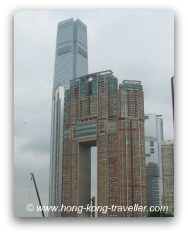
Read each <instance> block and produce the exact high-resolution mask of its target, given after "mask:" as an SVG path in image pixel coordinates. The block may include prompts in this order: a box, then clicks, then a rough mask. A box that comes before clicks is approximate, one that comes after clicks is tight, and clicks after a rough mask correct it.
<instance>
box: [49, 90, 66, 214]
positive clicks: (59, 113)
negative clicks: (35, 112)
mask: <svg viewBox="0 0 188 235" xmlns="http://www.w3.org/2000/svg"><path fill="white" fill-rule="evenodd" d="M64 95H65V89H64V87H62V86H58V87H57V89H56V91H55V95H54V98H53V100H52V116H51V119H52V120H51V125H52V126H51V149H50V156H51V158H50V190H49V204H50V206H59V208H60V207H61V195H62V155H63V117H64ZM49 216H50V217H60V216H61V213H60V212H52V211H50V212H49Z"/></svg>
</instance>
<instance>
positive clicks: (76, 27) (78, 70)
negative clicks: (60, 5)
mask: <svg viewBox="0 0 188 235" xmlns="http://www.w3.org/2000/svg"><path fill="white" fill-rule="evenodd" d="M86 74H88V52H87V26H86V25H85V24H84V23H82V22H81V21H80V20H79V19H77V20H76V21H74V20H73V19H68V20H65V21H61V22H59V24H58V28H57V38H56V54H55V69H54V80H53V94H55V90H56V88H57V86H58V85H61V86H63V87H64V88H69V82H70V80H71V79H73V78H77V77H80V76H83V75H86Z"/></svg>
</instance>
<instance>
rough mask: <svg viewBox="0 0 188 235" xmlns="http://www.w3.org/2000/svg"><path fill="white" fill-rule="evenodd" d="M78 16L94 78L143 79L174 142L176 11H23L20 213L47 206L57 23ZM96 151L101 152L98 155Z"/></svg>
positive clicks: (18, 83) (17, 104) (17, 82)
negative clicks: (97, 74)
mask: <svg viewBox="0 0 188 235" xmlns="http://www.w3.org/2000/svg"><path fill="white" fill-rule="evenodd" d="M72 17H73V18H74V19H75V20H76V19H77V18H79V19H80V20H81V21H83V22H84V23H85V24H86V25H87V30H88V54H89V56H88V60H89V73H92V72H97V71H101V70H106V69H111V70H112V71H113V72H114V75H115V76H116V77H117V78H118V79H119V83H120V82H121V81H122V80H124V79H130V80H131V79H135V80H140V81H142V84H143V89H144V94H145V96H144V99H145V113H155V114H161V115H163V121H164V137H165V139H173V119H172V102H171V83H170V78H171V77H172V76H173V75H174V16H173V13H172V12H171V11H159V10H155V11H151V10H150V11H144V10H134V11H131V10H130V11H125V10H64V11H59V10H58V11H56V10H53V11H41V10H38V11H17V12H16V13H15V17H14V169H15V173H14V176H15V177H14V178H15V180H14V190H15V195H14V200H15V204H14V205H15V208H14V209H15V215H16V216H22V217H25V216H41V215H40V214H39V213H36V212H35V211H34V212H32V213H29V212H27V211H26V209H25V207H26V205H27V204H28V202H29V188H31V190H30V191H31V193H30V203H32V204H34V205H38V201H37V197H36V193H35V190H34V186H33V182H31V183H30V175H29V174H30V172H33V173H34V174H35V177H36V181H37V185H38V188H39V193H40V196H41V200H42V203H43V204H44V205H47V204H48V190H49V160H50V122H51V121H50V118H51V91H52V84H53V71H54V60H55V46H56V33H57V24H58V22H59V21H62V20H66V19H68V18H72ZM93 152H95V151H93Z"/></svg>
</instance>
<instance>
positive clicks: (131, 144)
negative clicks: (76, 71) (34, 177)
mask: <svg viewBox="0 0 188 235" xmlns="http://www.w3.org/2000/svg"><path fill="white" fill-rule="evenodd" d="M144 143H145V142H144V97H143V90H142V85H141V82H140V81H128V80H125V81H123V83H122V84H120V85H119V88H118V80H117V78H116V77H114V76H113V73H112V71H110V70H108V71H103V72H98V73H93V74H89V75H86V76H82V77H79V78H76V79H73V80H71V81H70V89H68V90H66V91H65V98H64V124H63V159H62V203H63V205H65V206H66V205H67V206H83V207H87V204H90V198H91V147H92V146H97V205H98V206H109V208H110V207H111V206H112V205H117V206H127V205H128V206H134V204H138V205H141V206H145V205H147V201H146V167H145V150H144ZM62 216H71V217H77V216H86V217H87V216H88V217H89V216H90V213H87V212H83V213H82V215H80V214H77V213H76V212H63V213H62ZM101 216H103V217H111V216H117V217H118V216H119V217H124V216H145V213H143V212H122V211H115V212H114V211H111V210H108V212H107V213H102V212H98V217H101Z"/></svg>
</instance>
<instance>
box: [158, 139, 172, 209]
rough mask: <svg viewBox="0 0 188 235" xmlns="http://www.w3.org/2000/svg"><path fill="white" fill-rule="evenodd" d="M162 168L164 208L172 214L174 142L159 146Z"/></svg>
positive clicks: (163, 143)
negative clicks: (166, 207)
mask: <svg viewBox="0 0 188 235" xmlns="http://www.w3.org/2000/svg"><path fill="white" fill-rule="evenodd" d="M161 155H162V166H163V194H164V196H163V197H164V201H163V204H164V206H168V210H169V212H171V213H174V141H173V140H168V141H163V142H162V146H161Z"/></svg>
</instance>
